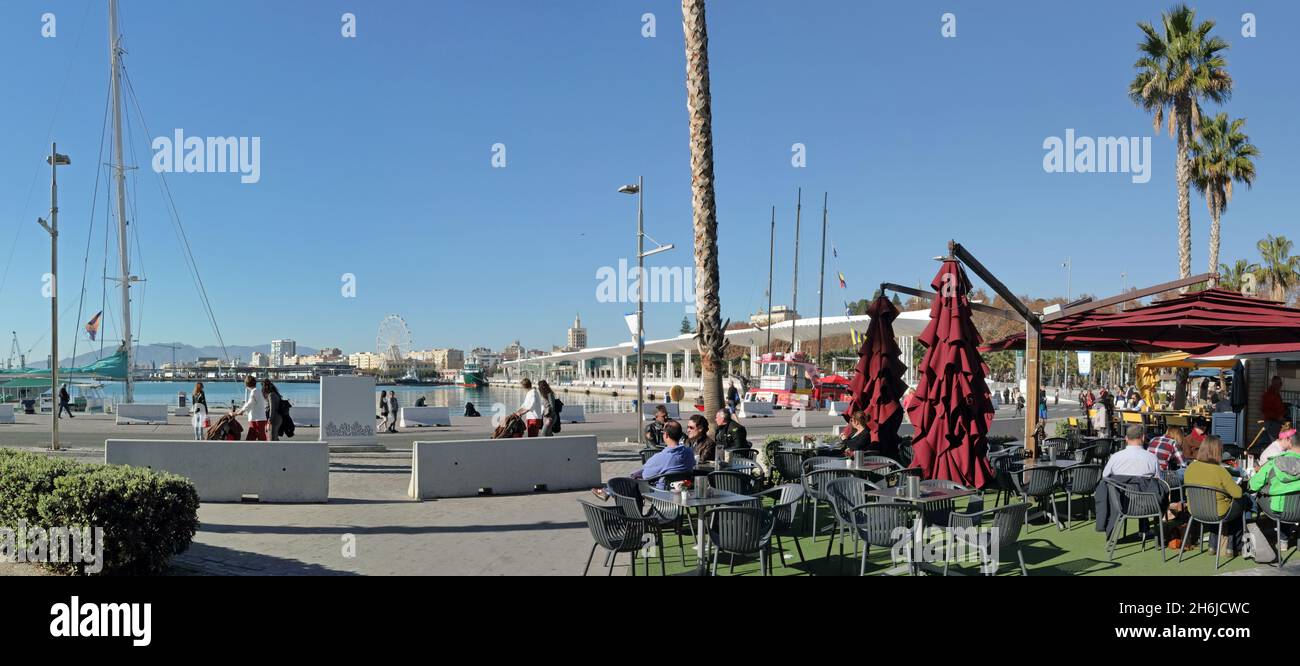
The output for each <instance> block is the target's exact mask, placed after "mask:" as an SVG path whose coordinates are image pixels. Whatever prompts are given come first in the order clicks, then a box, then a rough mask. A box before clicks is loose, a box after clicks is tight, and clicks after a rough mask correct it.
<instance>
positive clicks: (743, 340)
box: [503, 309, 930, 366]
mask: <svg viewBox="0 0 1300 666" xmlns="http://www.w3.org/2000/svg"><path fill="white" fill-rule="evenodd" d="M870 321H871V317H868V316H867V315H853V316H844V315H840V316H837V317H823V318H822V320H821V328H822V335H823V336H831V335H847V334H848V333H849V331H850V330H854V331H857V332H858V333H859V334H862V333H866V332H867V324H868V323H869V322H870ZM929 323H930V310H929V309H925V310H912V311H909V312H903V313H900V314H899V316H898V318H897V319H895V320H894V335H897V336H899V337H904V336H917V335H920V334H921V331H924V330H925V327H926V326H927V325H929ZM771 329H772V339H773V340H780V341H784V342H792V341H793V340H795V339H798V340H800V341H807V340H816V339H817V318H816V317H808V318H804V319H794V320H790V321H783V322H778V323H775V324H772V327H771ZM767 331H768V329H767V328H738V329H733V330H729V331H727V332H726V336H727V341H728V342H730V343H731V344H733V345H738V346H742V347H750V346H754V345H759V346H762V345H765V344H767ZM698 349H699V347H698V346H697V345H696V343H695V335H694V334H692V333H684V334H682V335H679V336H677V337H675V338H665V339H663V340H647V341H646V343H645V351H646V353H650V354H664V353H680V352H683V351H686V350H690V351H692V352H694V351H697V350H698ZM635 353H636V346H635V345H633V344H632V342H631V341H628V342H624V343H622V344H618V345H614V346H612V347H588V348H587V349H582V350H579V351H572V352H557V353H554V354H547V355H545V356H534V357H532V358H527V359H519V360H515V361H506V362H505V363H504V364H503V365H513V366H517V365H522V364H525V363H532V364H536V363H559V362H562V361H584V360H587V359H593V358H617V357H620V356H631V355H633V354H635Z"/></svg>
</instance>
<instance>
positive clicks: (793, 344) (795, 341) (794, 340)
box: [790, 187, 803, 351]
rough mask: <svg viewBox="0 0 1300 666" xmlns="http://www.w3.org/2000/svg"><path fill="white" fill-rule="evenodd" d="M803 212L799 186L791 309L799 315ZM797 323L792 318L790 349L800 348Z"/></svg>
mask: <svg viewBox="0 0 1300 666" xmlns="http://www.w3.org/2000/svg"><path fill="white" fill-rule="evenodd" d="M802 212H803V188H802V187H801V188H799V195H798V198H797V199H796V200H795V204H794V295H793V296H792V297H791V301H790V310H791V311H792V312H793V313H794V316H795V317H796V318H798V316H799V216H800V214H801V213H802ZM795 326H796V323H795V321H794V320H793V319H792V320H790V351H794V350H796V349H798V348H799V336H798V335H797V334H796V333H795V330H796V329H795Z"/></svg>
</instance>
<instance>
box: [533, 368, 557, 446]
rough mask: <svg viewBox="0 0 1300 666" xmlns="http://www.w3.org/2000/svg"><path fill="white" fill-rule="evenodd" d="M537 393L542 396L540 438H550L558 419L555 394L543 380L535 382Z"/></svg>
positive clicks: (553, 433)
mask: <svg viewBox="0 0 1300 666" xmlns="http://www.w3.org/2000/svg"><path fill="white" fill-rule="evenodd" d="M537 392H538V393H540V394H541V395H542V437H552V436H554V435H555V424H556V423H557V422H558V421H559V418H560V415H559V414H556V413H555V392H553V391H551V385H550V384H547V383H546V380H545V379H543V380H541V381H539V382H537Z"/></svg>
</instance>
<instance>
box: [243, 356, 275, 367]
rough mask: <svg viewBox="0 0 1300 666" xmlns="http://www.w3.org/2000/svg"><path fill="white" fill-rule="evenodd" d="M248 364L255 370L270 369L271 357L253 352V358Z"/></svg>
mask: <svg viewBox="0 0 1300 666" xmlns="http://www.w3.org/2000/svg"><path fill="white" fill-rule="evenodd" d="M248 364H249V365H251V366H253V367H254V368H266V367H270V365H271V357H270V356H267V355H266V354H263V353H262V352H253V358H251V359H249V361H248Z"/></svg>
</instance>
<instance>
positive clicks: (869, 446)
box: [840, 410, 880, 454]
mask: <svg viewBox="0 0 1300 666" xmlns="http://www.w3.org/2000/svg"><path fill="white" fill-rule="evenodd" d="M849 428H850V430H851V432H850V433H849V436H848V437H845V438H844V439H843V441H841V442H840V445H841V446H842V447H844V451H845V453H848V454H852V453H855V452H858V451H869V452H871V453H880V447H879V446H878V445H873V443H872V441H871V431H870V430H867V414H866V412H863V411H862V410H858V411H856V412H853V413H852V414H850V415H849Z"/></svg>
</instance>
